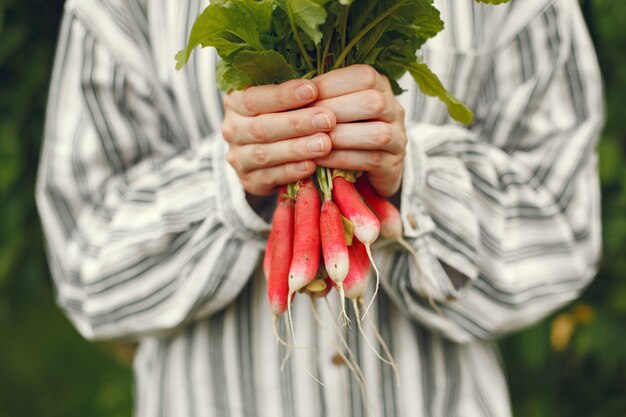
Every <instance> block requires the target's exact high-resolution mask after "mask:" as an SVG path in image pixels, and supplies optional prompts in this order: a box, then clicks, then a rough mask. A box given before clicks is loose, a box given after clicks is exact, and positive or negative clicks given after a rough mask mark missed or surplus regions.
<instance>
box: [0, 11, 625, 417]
mask: <svg viewBox="0 0 626 417" xmlns="http://www.w3.org/2000/svg"><path fill="white" fill-rule="evenodd" d="M520 1H521V0H520ZM62 4H63V1H61V0H29V1H28V2H27V1H24V0H0V213H1V215H0V417H74V416H76V417H84V416H91V417H100V416H102V417H105V416H106V417H129V416H130V415H131V412H132V385H131V381H132V375H131V368H130V358H131V357H132V350H130V349H129V348H127V347H124V346H118V345H114V344H90V343H88V342H86V341H84V340H83V339H82V338H81V337H80V336H79V335H78V334H77V333H76V331H75V330H74V329H73V328H72V327H71V325H70V324H69V322H68V321H67V320H66V319H65V317H64V316H63V315H62V313H61V312H60V311H59V309H58V308H57V307H56V306H55V304H54V300H53V294H52V289H51V286H50V278H49V275H48V270H47V266H46V262H45V258H44V253H43V244H42V235H41V229H40V225H39V221H38V217H37V213H36V209H35V203H34V199H33V195H34V182H35V175H36V166H37V162H38V155H39V150H40V144H41V137H42V123H43V118H44V110H45V101H46V92H47V90H48V83H49V79H50V69H51V65H52V58H53V53H54V46H55V41H56V36H57V31H58V24H59V19H60V13H61V9H62ZM582 6H583V10H584V12H585V16H586V18H587V21H588V24H589V27H590V30H591V32H592V36H593V38H594V42H595V44H596V47H597V50H598V54H599V58H600V62H601V66H602V70H603V74H604V79H605V83H606V101H607V116H608V118H607V125H606V129H605V132H604V135H603V138H602V141H601V143H600V147H599V150H600V154H601V167H600V168H601V177H602V187H603V222H604V244H605V249H604V254H605V256H604V261H603V264H602V270H601V273H600V275H599V276H598V278H597V279H596V281H595V282H594V283H593V284H592V285H591V287H590V288H589V289H588V290H587V291H586V292H585V294H584V296H583V297H582V299H581V300H579V301H578V302H576V303H575V304H574V305H571V306H568V307H566V308H565V309H563V310H562V311H560V312H558V313H557V314H555V315H554V316H553V317H550V318H548V319H546V320H544V321H543V322H541V323H540V324H538V325H536V326H534V327H532V328H530V329H528V330H526V331H525V332H522V333H519V334H516V335H514V336H511V337H509V338H507V339H504V340H502V341H501V346H502V352H503V356H504V361H505V363H506V366H507V373H508V378H509V383H510V387H511V395H512V398H513V405H514V409H515V416H516V417H544V416H546V417H547V416H550V417H561V416H562V417H565V416H567V417H577V416H585V417H596V416H597V417H614V416H615V417H626V279H624V276H625V275H626V273H625V272H624V271H626V186H625V185H626V164H624V162H625V161H626V117H625V115H624V112H625V111H626V30H624V26H625V25H626V2H624V1H621V0H594V1H589V0H587V1H583V2H582Z"/></svg>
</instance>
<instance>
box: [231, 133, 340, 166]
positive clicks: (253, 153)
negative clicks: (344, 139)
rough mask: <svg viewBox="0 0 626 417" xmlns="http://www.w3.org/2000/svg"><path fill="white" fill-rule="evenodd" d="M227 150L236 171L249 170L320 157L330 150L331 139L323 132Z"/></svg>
mask: <svg viewBox="0 0 626 417" xmlns="http://www.w3.org/2000/svg"><path fill="white" fill-rule="evenodd" d="M235 149H236V150H234V151H233V154H231V152H230V151H229V155H228V161H229V162H230V163H231V165H233V166H234V167H235V169H236V170H237V171H238V172H249V171H253V170H256V169H262V168H269V167H273V166H277V165H283V164H286V163H289V162H298V161H304V160H307V159H315V158H320V157H322V156H324V155H326V154H328V152H330V151H331V149H332V146H331V141H330V138H329V137H328V135H326V134H324V133H319V134H315V135H312V136H308V137H303V138H298V139H290V140H282V141H279V142H274V143H268V144H255V145H245V146H239V147H236V148H235Z"/></svg>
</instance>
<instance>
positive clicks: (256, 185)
mask: <svg viewBox="0 0 626 417" xmlns="http://www.w3.org/2000/svg"><path fill="white" fill-rule="evenodd" d="M316 168H317V165H316V164H315V162H314V161H300V162H291V163H288V164H284V165H278V166H275V167H271V168H263V169H257V170H255V171H250V172H249V173H248V174H246V175H244V176H243V177H242V178H241V183H242V185H243V187H244V189H245V190H246V191H247V192H248V193H250V194H254V195H261V196H265V195H270V194H273V193H275V192H276V189H277V188H278V187H280V186H282V185H285V184H290V183H292V182H296V181H299V180H303V179H305V178H308V177H310V176H311V175H313V173H314V172H315V169H316Z"/></svg>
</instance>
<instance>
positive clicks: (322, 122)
mask: <svg viewBox="0 0 626 417" xmlns="http://www.w3.org/2000/svg"><path fill="white" fill-rule="evenodd" d="M336 124H337V120H336V118H335V115H334V114H333V112H331V111H330V110H328V109H325V108H321V107H316V108H306V109H300V110H292V111H287V112H283V113H269V114H262V115H259V116H256V117H243V116H239V115H237V114H235V113H230V114H229V115H228V116H227V117H226V119H225V120H224V124H223V125H222V133H223V134H224V138H225V139H226V140H227V141H228V142H229V143H234V144H237V145H246V144H257V143H269V142H276V141H279V140H283V139H290V138H297V137H303V136H308V135H312V134H314V133H318V132H328V131H329V130H331V129H332V128H333V127H334V126H335V125H336Z"/></svg>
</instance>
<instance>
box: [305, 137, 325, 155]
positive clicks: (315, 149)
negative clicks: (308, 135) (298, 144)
mask: <svg viewBox="0 0 626 417" xmlns="http://www.w3.org/2000/svg"><path fill="white" fill-rule="evenodd" d="M308 146H309V152H311V153H320V152H324V140H323V139H322V138H321V137H320V136H315V137H314V138H312V139H309V143H308Z"/></svg>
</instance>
